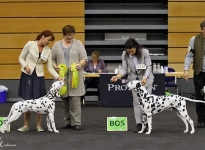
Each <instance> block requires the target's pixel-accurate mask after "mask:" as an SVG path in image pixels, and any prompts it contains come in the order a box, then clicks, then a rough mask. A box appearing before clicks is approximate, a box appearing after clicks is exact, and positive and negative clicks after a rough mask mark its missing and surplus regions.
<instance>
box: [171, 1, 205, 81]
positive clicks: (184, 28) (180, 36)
mask: <svg viewBox="0 0 205 150" xmlns="http://www.w3.org/2000/svg"><path fill="white" fill-rule="evenodd" d="M204 6H205V1H204V0H168V66H169V67H172V68H174V69H175V70H176V71H183V70H184V58H185V54H186V52H187V47H188V44H189V40H190V38H191V37H192V36H195V35H196V34H198V33H200V32H201V29H200V23H201V22H202V21H203V20H205V11H204ZM189 76H190V77H191V78H193V69H192V65H191V67H190V69H189Z"/></svg>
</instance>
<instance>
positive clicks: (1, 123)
mask: <svg viewBox="0 0 205 150" xmlns="http://www.w3.org/2000/svg"><path fill="white" fill-rule="evenodd" d="M4 119H5V117H0V130H1V127H2V125H3V122H4ZM7 131H8V132H10V125H8V128H7Z"/></svg>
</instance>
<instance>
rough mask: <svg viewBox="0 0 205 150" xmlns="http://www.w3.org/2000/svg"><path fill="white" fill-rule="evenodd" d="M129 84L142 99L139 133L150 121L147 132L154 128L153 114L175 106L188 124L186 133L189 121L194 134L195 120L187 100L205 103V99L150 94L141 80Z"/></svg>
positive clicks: (185, 131)
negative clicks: (189, 110)
mask: <svg viewBox="0 0 205 150" xmlns="http://www.w3.org/2000/svg"><path fill="white" fill-rule="evenodd" d="M127 86H128V87H129V88H130V89H134V90H135V91H136V92H137V95H138V97H139V99H140V107H141V108H142V110H143V121H142V130H141V131H139V132H138V133H143V132H144V130H145V128H146V127H145V125H146V123H148V132H146V134H150V133H151V130H152V115H153V114H157V113H160V112H162V111H163V110H168V109H169V110H172V109H173V108H175V110H176V112H177V115H178V116H179V118H180V119H181V120H182V121H183V122H184V124H185V126H186V129H185V130H184V133H187V132H188V123H189V124H190V125H191V132H190V133H191V134H193V133H194V132H195V129H194V124H193V121H192V119H191V118H190V117H189V115H188V112H187V109H186V100H188V101H192V102H201V103H205V102H204V101H200V100H193V99H189V98H186V97H181V96H179V95H174V94H171V95H169V96H164V95H163V96H157V95H153V94H149V93H148V92H147V90H146V89H145V87H144V86H142V84H141V82H140V81H139V80H134V81H132V82H129V83H128V84H127ZM187 122H188V123H187Z"/></svg>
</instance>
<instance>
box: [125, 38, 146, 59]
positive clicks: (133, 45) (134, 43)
mask: <svg viewBox="0 0 205 150" xmlns="http://www.w3.org/2000/svg"><path fill="white" fill-rule="evenodd" d="M124 47H125V48H126V49H131V48H136V53H135V56H137V58H138V59H139V58H140V57H141V55H142V48H143V46H141V45H140V44H139V43H138V42H137V41H136V40H135V39H134V38H129V39H127V41H126V42H125V45H124ZM127 55H128V53H127Z"/></svg>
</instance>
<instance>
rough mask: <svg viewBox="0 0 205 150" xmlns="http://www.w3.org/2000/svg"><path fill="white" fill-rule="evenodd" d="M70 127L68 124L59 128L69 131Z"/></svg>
mask: <svg viewBox="0 0 205 150" xmlns="http://www.w3.org/2000/svg"><path fill="white" fill-rule="evenodd" d="M70 128H72V126H71V125H70V124H67V125H65V126H64V127H61V129H70Z"/></svg>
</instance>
